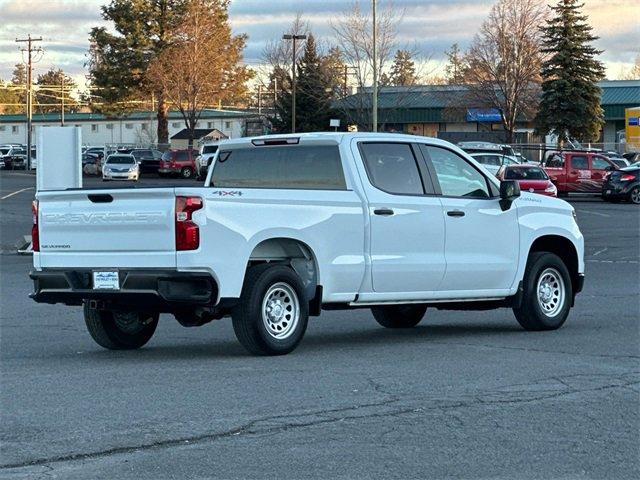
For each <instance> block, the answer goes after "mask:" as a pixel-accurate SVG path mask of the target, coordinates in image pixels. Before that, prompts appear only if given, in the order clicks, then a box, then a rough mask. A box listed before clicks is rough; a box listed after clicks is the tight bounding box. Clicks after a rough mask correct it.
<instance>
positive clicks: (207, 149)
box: [202, 145, 218, 154]
mask: <svg viewBox="0 0 640 480" xmlns="http://www.w3.org/2000/svg"><path fill="white" fill-rule="evenodd" d="M217 150H218V146H217V145H205V146H204V147H202V153H203V154H204V153H216V151H217Z"/></svg>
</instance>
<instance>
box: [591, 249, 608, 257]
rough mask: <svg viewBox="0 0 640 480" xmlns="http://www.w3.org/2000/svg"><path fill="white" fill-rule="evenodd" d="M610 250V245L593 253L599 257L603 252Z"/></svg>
mask: <svg viewBox="0 0 640 480" xmlns="http://www.w3.org/2000/svg"><path fill="white" fill-rule="evenodd" d="M607 250H609V248H608V247H604V248H603V249H602V250H598V251H597V252H596V253H594V254H593V256H594V257H597V256H598V255H600V254H601V253H602V252H605V251H607Z"/></svg>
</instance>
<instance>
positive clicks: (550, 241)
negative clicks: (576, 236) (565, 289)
mask: <svg viewBox="0 0 640 480" xmlns="http://www.w3.org/2000/svg"><path fill="white" fill-rule="evenodd" d="M533 252H549V253H553V254H555V255H557V256H558V257H560V259H561V260H562V261H563V262H564V264H565V265H566V266H567V270H569V275H571V286H572V287H573V288H572V291H573V292H574V293H575V291H576V286H577V285H578V252H577V251H576V247H575V246H574V245H573V242H572V241H571V240H569V239H568V238H566V237H561V236H560V235H545V236H544V237H540V238H537V239H536V240H535V241H534V242H533V244H532V245H531V249H530V250H529V254H531V253H533Z"/></svg>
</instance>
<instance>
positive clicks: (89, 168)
mask: <svg viewBox="0 0 640 480" xmlns="http://www.w3.org/2000/svg"><path fill="white" fill-rule="evenodd" d="M82 171H83V172H84V173H85V174H86V175H98V174H100V173H101V172H102V168H101V162H100V158H99V157H98V155H97V154H94V153H86V152H85V153H83V154H82Z"/></svg>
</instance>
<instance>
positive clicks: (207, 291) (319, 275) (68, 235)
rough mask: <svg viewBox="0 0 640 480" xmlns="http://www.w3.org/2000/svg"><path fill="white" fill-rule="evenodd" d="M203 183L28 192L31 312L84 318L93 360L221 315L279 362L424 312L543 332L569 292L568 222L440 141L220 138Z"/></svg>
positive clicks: (563, 206)
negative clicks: (309, 342)
mask: <svg viewBox="0 0 640 480" xmlns="http://www.w3.org/2000/svg"><path fill="white" fill-rule="evenodd" d="M212 169H213V170H212V172H211V175H210V176H211V181H210V184H209V185H206V186H185V187H181V188H179V189H176V188H175V187H173V186H171V187H165V188H141V189H131V188H129V189H127V188H124V189H120V188H116V189H102V190H100V191H95V190H83V189H70V190H63V191H38V192H37V193H36V203H35V204H34V216H33V217H34V224H33V227H32V238H33V250H34V255H33V265H34V269H35V270H34V271H33V272H31V278H32V279H33V280H34V292H33V293H32V295H31V297H32V298H33V299H34V300H35V301H36V302H43V303H63V304H67V305H83V308H84V316H85V323H86V326H87V329H88V331H89V333H90V334H91V336H92V337H93V339H94V340H95V341H96V342H97V343H98V344H99V345H101V346H103V347H105V348H110V349H135V348H139V347H141V346H143V345H144V344H145V343H147V342H148V341H149V339H150V338H151V337H152V335H153V334H154V331H155V329H156V326H157V324H158V316H159V314H160V313H171V314H173V315H174V317H175V318H176V320H177V321H178V322H179V323H181V324H182V325H184V326H191V327H195V326H200V325H203V324H205V323H207V322H209V321H211V320H213V319H218V318H222V317H224V316H227V315H230V316H231V319H232V322H233V329H234V331H235V334H236V336H237V338H238V340H239V341H240V343H241V344H242V345H243V346H244V347H245V348H246V349H247V350H249V351H250V352H252V353H254V354H260V355H281V354H285V353H288V352H291V351H292V350H293V349H295V347H296V346H297V345H298V344H299V343H300V341H301V340H302V338H303V336H304V333H305V330H306V327H307V322H308V317H309V316H310V315H312V316H313V315H319V314H320V313H321V311H322V310H323V309H327V310H328V309H332V310H336V309H352V308H370V309H371V311H372V314H373V317H374V318H375V320H376V321H377V322H378V323H379V324H380V325H382V326H383V327H386V328H407V327H413V326H415V325H417V324H418V323H419V322H420V321H421V320H422V318H423V317H424V315H425V312H426V310H427V308H438V309H454V310H455V309H465V310H471V309H484V310H486V309H490V308H497V307H509V308H512V309H513V311H514V314H515V317H516V319H517V320H518V322H519V323H520V325H522V327H523V328H524V329H526V330H553V329H557V328H559V327H561V326H562V325H563V324H564V322H565V320H566V319H567V317H568V315H569V311H570V309H571V307H572V306H573V304H574V301H575V297H576V294H577V293H578V292H580V291H581V290H582V286H583V282H584V276H583V275H584V265H585V262H584V239H583V236H582V234H581V233H580V229H579V226H578V224H577V223H576V219H575V211H574V208H573V207H572V206H571V205H570V204H569V203H567V202H564V201H561V200H558V199H555V198H549V197H543V196H541V195H533V194H531V193H529V192H522V193H520V188H519V186H518V182H516V181H513V180H505V181H503V182H499V181H498V179H497V178H495V177H494V176H493V175H490V174H487V172H486V171H485V170H484V169H483V168H481V167H480V165H479V164H478V163H477V162H476V161H475V160H473V158H471V157H469V156H468V155H466V154H465V153H464V152H463V151H462V150H460V149H459V148H457V147H455V146H454V145H452V144H450V143H448V142H445V141H443V140H438V139H434V138H429V137H420V136H411V135H402V134H392V133H365V134H363V133H334V132H327V133H302V134H290V135H284V136H281V137H278V136H263V137H253V138H251V137H249V138H237V139H233V140H226V141H224V142H222V143H221V144H220V152H219V154H218V160H217V161H216V162H215V164H214V165H213V166H212ZM43 220H44V222H43Z"/></svg>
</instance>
